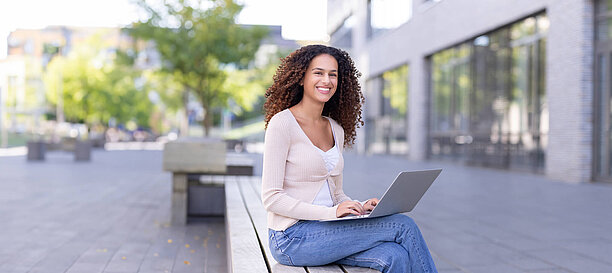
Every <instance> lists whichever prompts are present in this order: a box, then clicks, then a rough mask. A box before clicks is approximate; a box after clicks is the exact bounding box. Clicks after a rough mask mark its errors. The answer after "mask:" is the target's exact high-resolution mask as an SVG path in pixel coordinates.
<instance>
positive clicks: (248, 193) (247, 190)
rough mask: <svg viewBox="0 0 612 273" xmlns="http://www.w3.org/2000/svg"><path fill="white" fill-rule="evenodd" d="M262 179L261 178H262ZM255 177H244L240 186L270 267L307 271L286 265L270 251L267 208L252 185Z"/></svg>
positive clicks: (275, 270) (301, 272)
mask: <svg viewBox="0 0 612 273" xmlns="http://www.w3.org/2000/svg"><path fill="white" fill-rule="evenodd" d="M260 179H261V178H260ZM252 180H253V179H252V178H251V177H243V178H241V179H240V183H239V184H240V186H241V190H242V196H243V198H244V201H245V204H246V206H247V209H248V211H249V213H250V214H251V220H252V221H253V223H254V225H255V229H256V231H257V234H259V240H261V244H262V245H263V246H264V250H265V252H266V253H265V254H266V257H267V259H268V263H269V264H270V269H271V270H272V272H273V273H277V272H278V273H280V272H283V273H284V272H296V273H298V272H299V273H305V272H306V270H305V269H304V268H303V267H296V266H286V265H282V264H279V263H278V262H277V261H276V260H275V259H274V257H272V254H271V253H270V247H269V245H268V242H269V240H268V225H267V221H266V217H267V215H266V210H265V209H264V207H263V204H262V203H261V198H260V197H259V196H258V195H257V194H256V193H255V191H254V190H253V187H252V186H251V185H250V183H251V181H252Z"/></svg>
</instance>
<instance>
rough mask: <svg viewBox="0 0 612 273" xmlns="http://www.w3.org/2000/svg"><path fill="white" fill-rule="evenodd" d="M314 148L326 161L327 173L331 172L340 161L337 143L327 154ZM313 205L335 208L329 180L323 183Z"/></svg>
mask: <svg viewBox="0 0 612 273" xmlns="http://www.w3.org/2000/svg"><path fill="white" fill-rule="evenodd" d="M333 128H334V127H333V126H332V134H334V139H335V132H334V129H333ZM313 146H314V145H313ZM314 147H315V148H317V150H318V151H319V153H320V154H321V157H322V158H323V161H325V167H326V168H327V171H328V172H331V170H333V169H334V168H335V167H336V163H338V160H339V159H340V153H339V152H338V147H336V143H335V142H334V147H332V148H331V149H329V150H328V151H327V152H324V151H323V150H321V149H319V147H317V146H314ZM312 204H313V205H319V206H326V207H333V206H334V201H332V197H331V192H330V191H329V182H328V181H327V180H325V183H323V185H322V186H321V189H319V193H317V196H316V197H315V199H314V201H312Z"/></svg>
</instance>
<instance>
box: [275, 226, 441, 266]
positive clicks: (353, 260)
mask: <svg viewBox="0 0 612 273" xmlns="http://www.w3.org/2000/svg"><path fill="white" fill-rule="evenodd" d="M269 236H270V251H271V252H272V256H273V257H274V259H276V261H278V262H279V263H281V264H285V265H294V266H317V265H325V264H330V263H337V264H343V265H350V266H359V267H369V268H373V269H376V270H378V271H382V272H383V273H387V272H400V273H406V272H413V273H416V272H438V271H437V270H436V266H435V265H434V262H433V260H432V258H431V254H430V253H429V249H428V248H427V245H426V244H425V240H424V239H423V236H422V235H421V231H420V230H419V227H417V225H416V223H415V222H414V221H413V220H412V218H410V217H408V216H406V215H402V214H394V215H390V216H385V217H378V218H371V219H359V220H346V221H335V222H319V221H299V222H297V223H296V224H294V225H293V226H291V227H289V228H287V229H286V230H284V231H275V230H269Z"/></svg>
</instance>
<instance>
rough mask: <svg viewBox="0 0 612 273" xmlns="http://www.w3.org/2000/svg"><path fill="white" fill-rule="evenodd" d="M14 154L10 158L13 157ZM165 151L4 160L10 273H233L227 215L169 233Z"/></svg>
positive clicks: (1, 235) (3, 223)
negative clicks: (227, 246)
mask: <svg viewBox="0 0 612 273" xmlns="http://www.w3.org/2000/svg"><path fill="white" fill-rule="evenodd" d="M4 154H10V153H4ZM161 159H162V157H161V152H160V151H112V152H105V151H94V152H93V154H92V161H91V162H74V159H73V155H72V154H71V153H63V152H50V153H47V159H46V161H45V162H35V163H32V162H30V163H28V162H26V159H25V156H0V272H1V273H25V272H30V273H35V272H40V273H64V272H66V273H81V272H82V273H101V272H108V273H119V272H125V273H133V272H143V273H148V272H160V273H164V272H226V271H227V267H226V255H225V253H226V250H225V230H224V220H223V217H217V218H207V219H202V220H201V221H197V222H194V223H191V224H189V225H187V226H181V227H174V226H170V225H169V219H170V217H169V212H170V191H171V182H170V181H171V180H170V178H171V175H170V173H164V172H162V164H161V162H162V161H161Z"/></svg>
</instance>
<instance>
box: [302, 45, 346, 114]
mask: <svg viewBox="0 0 612 273" xmlns="http://www.w3.org/2000/svg"><path fill="white" fill-rule="evenodd" d="M300 84H301V85H303V86H304V96H303V97H302V101H304V100H307V101H312V102H318V103H323V104H324V103H326V102H327V101H328V100H329V99H331V97H332V96H333V95H334V93H336V87H337V86H338V62H337V61H336V59H335V58H334V57H332V56H331V55H329V54H321V55H318V56H316V57H314V58H313V59H312V61H310V64H309V65H308V68H307V69H306V73H305V75H304V78H303V79H302V81H301V82H300Z"/></svg>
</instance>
